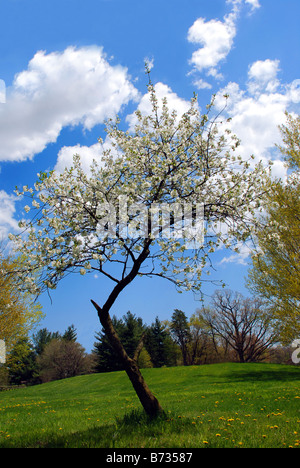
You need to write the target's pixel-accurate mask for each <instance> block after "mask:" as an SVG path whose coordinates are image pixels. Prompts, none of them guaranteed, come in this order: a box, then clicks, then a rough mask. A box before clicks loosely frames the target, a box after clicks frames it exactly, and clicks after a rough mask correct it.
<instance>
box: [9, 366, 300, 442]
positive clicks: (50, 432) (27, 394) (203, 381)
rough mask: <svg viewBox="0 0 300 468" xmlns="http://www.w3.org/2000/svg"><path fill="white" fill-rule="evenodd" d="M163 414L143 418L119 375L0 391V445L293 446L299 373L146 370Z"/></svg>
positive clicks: (298, 429) (299, 413) (297, 432)
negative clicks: (162, 415)
mask: <svg viewBox="0 0 300 468" xmlns="http://www.w3.org/2000/svg"><path fill="white" fill-rule="evenodd" d="M143 374H144V376H145V378H146V381H147V383H148V385H149V387H150V388H151V390H152V391H153V392H154V393H155V394H156V396H157V397H158V399H159V401H160V403H161V404H162V406H163V407H164V409H165V412H166V417H165V418H161V419H159V420H156V421H148V420H147V418H146V417H145V416H144V414H143V412H142V411H141V406H140V403H139V401H138V399H137V397H136V395H135V393H134V391H133V389H132V387H131V384H130V382H129V380H128V378H127V376H126V374H125V373H124V372H115V373H110V374H92V375H86V376H79V377H75V378H71V379H67V380H60V381H56V382H50V383H48V384H43V385H38V386H35V387H28V388H22V389H16V390H11V391H7V392H1V393H0V447H1V448H4V447H53V448H54V447H55V448H56V447H106V448H121V447H126V448H141V447H144V448H194V447H220V448H221V447H240V448H242V447H245V448H246V447H249V448H260V447H261V448H285V447H286V448H288V447H293V448H297V447H300V368H299V367H291V366H282V365H269V364H215V365H208V366H198V367H196V366H193V367H174V368H162V369H145V370H144V371H143Z"/></svg>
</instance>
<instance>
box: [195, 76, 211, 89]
mask: <svg viewBox="0 0 300 468" xmlns="http://www.w3.org/2000/svg"><path fill="white" fill-rule="evenodd" d="M193 85H194V86H196V88H197V89H211V88H212V85H211V84H210V83H208V82H207V81H205V80H202V79H201V78H200V79H199V80H194V81H193Z"/></svg>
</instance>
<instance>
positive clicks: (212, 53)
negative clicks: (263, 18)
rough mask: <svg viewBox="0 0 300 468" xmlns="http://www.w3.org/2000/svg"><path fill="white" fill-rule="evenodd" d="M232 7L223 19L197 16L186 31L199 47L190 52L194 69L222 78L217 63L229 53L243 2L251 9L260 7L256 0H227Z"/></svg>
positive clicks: (190, 40) (192, 41) (189, 39)
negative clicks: (208, 18)
mask: <svg viewBox="0 0 300 468" xmlns="http://www.w3.org/2000/svg"><path fill="white" fill-rule="evenodd" d="M226 3H227V4H228V5H230V6H231V7H232V10H231V12H230V13H229V14H228V15H225V16H224V18H223V21H220V20H217V19H212V20H210V21H206V19H205V18H198V19H197V20H196V21H195V22H194V24H193V25H192V26H191V27H190V29H189V31H188V36H187V38H188V41H189V42H191V43H193V44H199V45H200V46H201V47H200V48H199V49H197V50H195V52H194V53H193V54H192V58H191V59H190V64H191V65H192V66H193V70H194V71H198V72H204V71H205V73H206V74H207V75H208V76H213V77H214V78H216V79H222V78H223V76H222V74H221V73H220V72H219V70H218V66H219V64H220V63H221V62H222V61H224V60H225V59H226V57H227V56H228V54H229V53H230V51H231V49H232V47H233V44H234V38H235V36H236V33H237V20H238V17H239V14H240V11H241V8H242V6H243V5H244V4H248V5H250V6H251V7H252V11H254V10H256V9H257V8H259V7H260V4H259V1H258V0H227V2H226Z"/></svg>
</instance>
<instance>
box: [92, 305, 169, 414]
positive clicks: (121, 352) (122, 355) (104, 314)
mask: <svg viewBox="0 0 300 468" xmlns="http://www.w3.org/2000/svg"><path fill="white" fill-rule="evenodd" d="M91 302H92V304H93V306H94V307H95V308H96V310H97V312H98V316H99V320H100V323H101V325H102V326H103V328H104V330H105V333H106V335H107V337H108V339H109V341H110V344H111V345H112V347H113V348H114V350H115V352H116V353H117V355H118V356H119V359H120V361H121V362H122V364H123V366H124V369H125V371H126V373H127V375H128V377H129V379H130V381H131V383H132V385H133V388H134V389H135V391H136V394H137V396H138V398H139V400H140V402H141V404H142V406H143V408H144V410H145V412H146V413H147V414H148V415H149V416H151V417H155V416H158V415H159V414H161V413H162V412H163V409H162V407H161V406H160V403H159V402H158V400H157V398H156V397H155V396H154V395H153V393H152V392H151V391H150V389H149V387H148V385H147V384H146V382H145V380H144V377H143V376H142V374H141V372H140V370H139V367H138V365H137V359H138V355H139V351H140V350H141V346H138V349H137V351H136V353H135V356H134V358H133V359H132V358H130V357H129V356H128V354H127V352H126V350H125V349H124V346H123V345H122V343H121V341H120V338H119V336H118V334H117V333H116V331H115V329H114V327H113V324H112V321H111V318H110V315H109V313H108V311H104V310H103V309H102V308H101V307H99V306H98V304H97V303H96V302H94V301H93V300H92V301H91ZM139 348H140V349H139Z"/></svg>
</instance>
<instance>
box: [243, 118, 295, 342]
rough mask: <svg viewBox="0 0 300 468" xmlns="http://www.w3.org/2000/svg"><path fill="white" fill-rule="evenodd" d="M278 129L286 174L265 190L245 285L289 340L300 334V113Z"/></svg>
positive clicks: (282, 335) (284, 339) (284, 337)
mask: <svg viewBox="0 0 300 468" xmlns="http://www.w3.org/2000/svg"><path fill="white" fill-rule="evenodd" d="M281 133H282V137H283V146H279V149H280V151H281V153H282V154H283V155H284V156H285V159H286V164H287V167H288V171H289V172H288V177H287V180H281V179H280V180H276V181H275V182H274V183H273V185H272V187H271V190H270V191H269V193H268V198H267V203H266V210H265V215H264V217H263V218H262V219H260V224H259V225H258V226H260V228H259V229H258V231H257V239H258V249H257V251H256V252H255V253H254V255H253V257H252V260H253V268H252V269H251V270H250V272H249V285H250V287H251V289H252V291H254V292H255V293H256V294H260V295H261V296H262V297H264V298H265V299H267V300H268V303H269V307H270V309H271V310H272V314H273V316H274V318H277V328H278V333H279V335H280V337H281V341H282V342H283V343H285V344H289V343H291V342H292V341H293V340H294V339H296V338H297V337H298V336H299V334H300V179H299V176H300V172H299V171H300V117H299V116H298V117H293V116H291V115H288V114H287V125H282V126H281Z"/></svg>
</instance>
